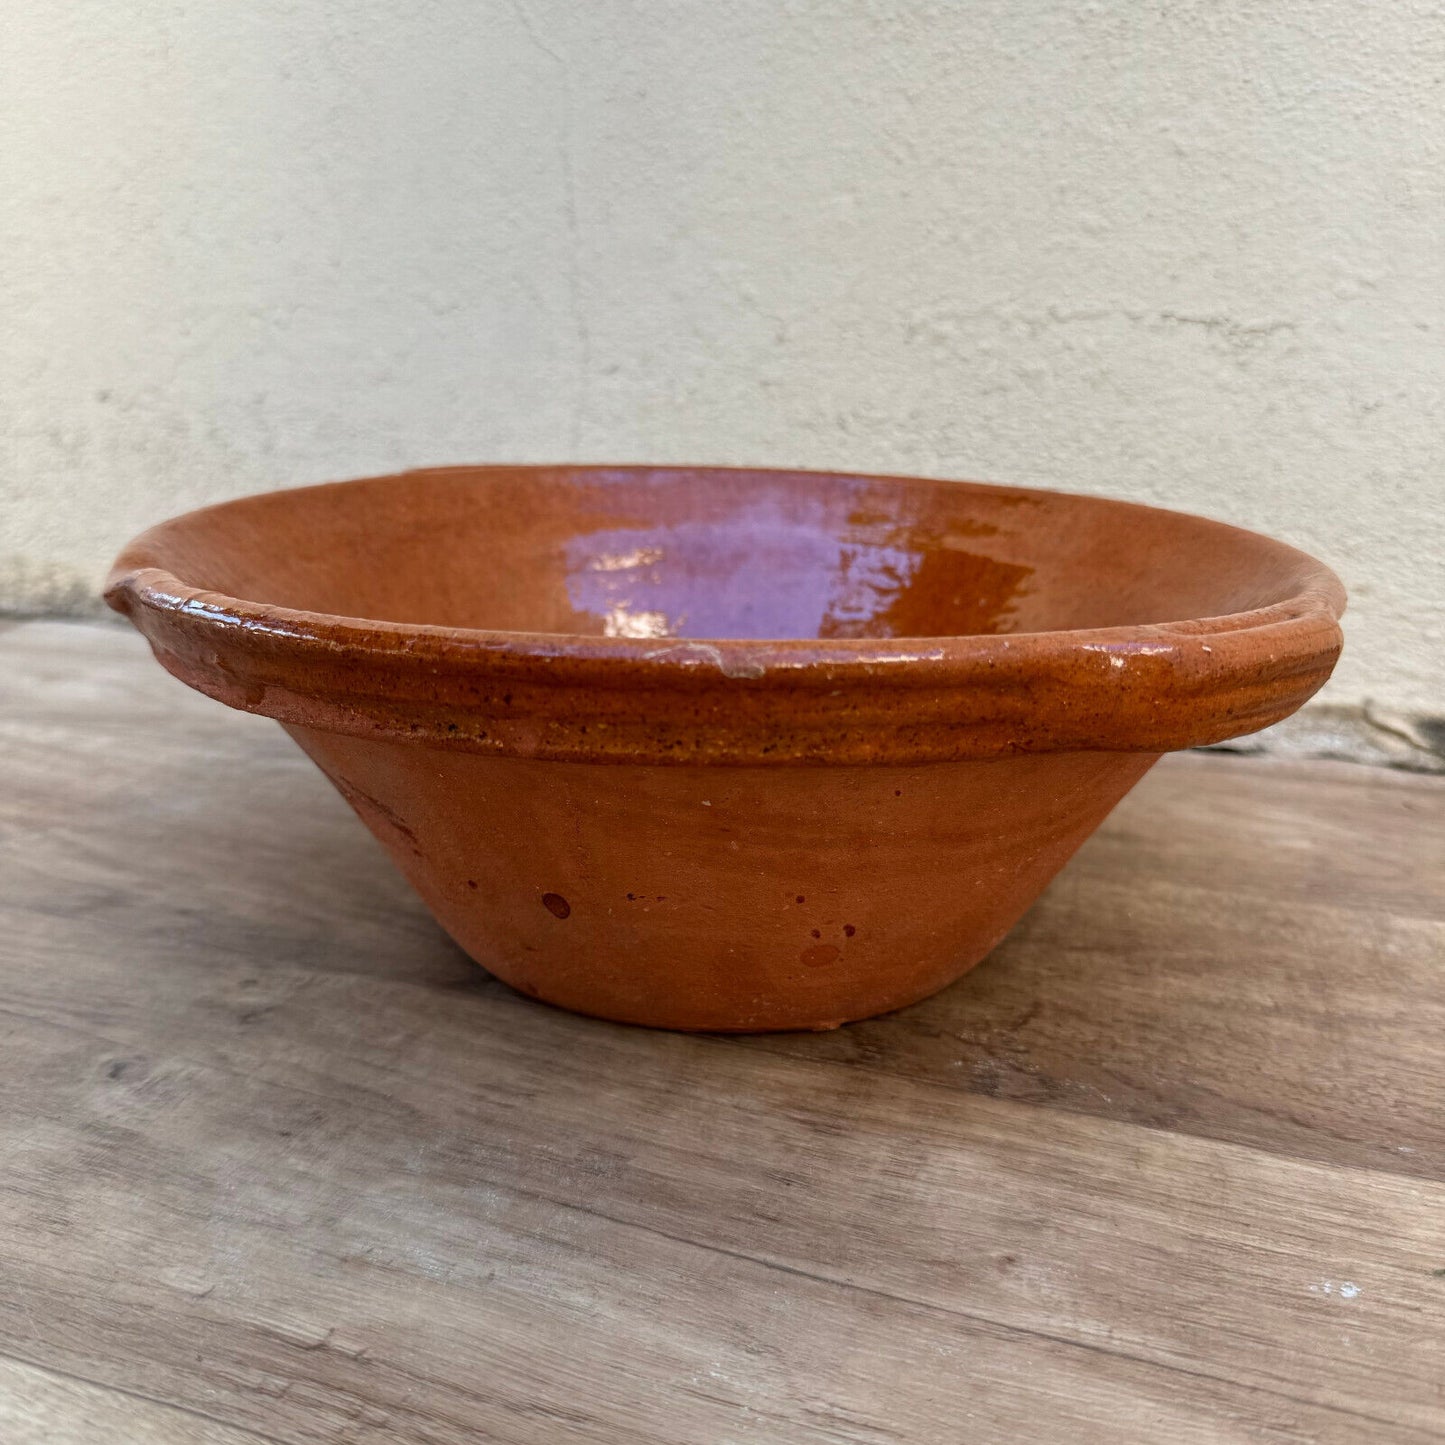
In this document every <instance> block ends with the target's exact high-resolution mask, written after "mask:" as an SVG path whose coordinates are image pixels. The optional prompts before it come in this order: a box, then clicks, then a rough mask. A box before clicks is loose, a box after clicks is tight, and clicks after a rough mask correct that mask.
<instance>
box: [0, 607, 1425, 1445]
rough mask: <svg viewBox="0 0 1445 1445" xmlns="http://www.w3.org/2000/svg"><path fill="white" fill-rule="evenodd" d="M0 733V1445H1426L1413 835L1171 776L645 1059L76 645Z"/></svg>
mask: <svg viewBox="0 0 1445 1445" xmlns="http://www.w3.org/2000/svg"><path fill="white" fill-rule="evenodd" d="M0 698H3V701H0V766H3V789H0V848H3V854H0V858H3V861H0V966H3V978H4V993H3V998H0V1033H3V1040H4V1055H3V1058H4V1064H3V1068H0V1092H3V1107H0V1251H3V1253H0V1440H3V1441H4V1442H6V1445H21V1442H24V1445H30V1442H40V1441H45V1442H47V1445H49V1442H73V1441H87V1442H89V1441H106V1442H111V1441H143V1442H156V1445H170V1442H178V1441H205V1442H220V1445H243V1442H254V1441H257V1440H265V1441H280V1442H312V1441H315V1442H327V1445H331V1442H351V1445H360V1442H367V1445H382V1442H387V1445H393V1442H406V1445H409V1442H435V1445H442V1442H454V1441H455V1442H462V1441H465V1442H473V1441H505V1442H517V1445H522V1442H548V1445H551V1442H570V1441H590V1442H628V1445H632V1442H658V1445H680V1442H703V1445H720V1442H733V1441H737V1442H756V1441H777V1442H790V1445H791V1442H813V1441H818V1442H829V1445H851V1442H866V1445H896V1442H992V1441H1001V1442H1018V1441H1022V1442H1035V1441H1037V1442H1050V1445H1054V1442H1066V1445H1077V1442H1093V1441H1099V1442H1105V1441H1107V1442H1111V1445H1113V1442H1138V1441H1161V1442H1166V1441H1167V1442H1192V1441H1341V1442H1351V1445H1354V1442H1361V1441H1387V1442H1390V1441H1438V1440H1441V1439H1442V1438H1445V1107H1442V1066H1445V779H1439V778H1425V777H1420V776H1411V775H1408V774H1403V773H1397V772H1390V771H1385V770H1377V769H1376V770H1372V769H1364V768H1359V767H1354V766H1351V765H1348V764H1341V763H1288V764H1282V763H1271V762H1269V761H1266V760H1262V759H1259V758H1249V759H1241V758H1231V757H1226V756H1222V755H1202V754H1190V755H1180V756H1176V757H1172V758H1168V759H1165V761H1164V762H1163V763H1161V764H1160V765H1159V767H1158V768H1156V769H1155V770H1154V772H1153V773H1152V774H1151V775H1150V776H1149V777H1148V778H1147V779H1146V780H1145V781H1144V782H1143V783H1142V784H1141V785H1140V786H1139V788H1138V789H1137V790H1136V791H1135V792H1134V793H1133V794H1132V795H1131V796H1130V798H1129V799H1127V800H1126V801H1125V803H1124V804H1123V805H1122V806H1121V807H1120V808H1119V809H1118V811H1117V812H1116V813H1115V814H1114V816H1113V818H1112V819H1111V820H1110V821H1109V822H1108V823H1107V824H1106V825H1105V827H1104V828H1103V830H1102V831H1101V832H1100V833H1099V834H1098V835H1097V836H1096V837H1095V838H1094V839H1093V840H1092V841H1091V842H1090V843H1089V844H1088V845H1087V846H1086V847H1085V848H1084V849H1083V851H1082V852H1081V853H1080V854H1079V856H1078V857H1077V858H1076V859H1075V861H1074V862H1073V863H1072V864H1071V865H1070V866H1069V868H1068V869H1067V870H1066V871H1065V873H1064V874H1063V875H1061V877H1060V878H1059V879H1058V880H1057V881H1056V883H1055V884H1054V885H1053V887H1052V888H1051V889H1050V890H1049V892H1048V893H1047V895H1046V896H1045V897H1044V899H1043V900H1042V901H1041V902H1040V903H1039V904H1038V905H1037V906H1036V907H1035V908H1034V910H1033V911H1032V912H1031V913H1030V914H1029V915H1028V917H1027V918H1026V919H1025V920H1024V921H1023V923H1022V924H1020V926H1019V927H1018V929H1017V930H1016V931H1015V932H1014V934H1013V935H1012V937H1011V938H1010V939H1009V940H1008V941H1007V942H1006V943H1005V944H1004V945H1003V946H1002V947H1001V948H1000V949H999V950H998V952H997V953H996V954H995V955H994V956H993V957H992V958H991V959H990V960H988V961H987V962H986V963H985V964H983V965H982V966H981V967H980V968H979V969H978V970H977V971H976V972H975V973H974V974H972V975H971V976H970V977H968V978H967V979H965V980H963V981H962V982H961V983H959V984H957V985H955V986H954V987H953V988H951V989H949V990H947V991H946V992H945V993H943V994H942V995H940V996H939V997H937V998H934V999H932V1000H930V1001H929V1002H927V1003H924V1004H921V1005H918V1006H917V1007H914V1008H911V1009H908V1010H907V1011H905V1012H903V1013H900V1014H896V1015H894V1016H892V1017H889V1018H883V1019H878V1020H875V1021H873V1022H871V1023H866V1024H859V1025H854V1026H852V1027H849V1028H845V1029H841V1030H839V1031H837V1032H835V1033H831V1034H818V1035H775V1036H771V1037H754V1038H718V1037H687V1036H681V1035H673V1034H665V1033H653V1032H646V1031H642V1030H637V1029H630V1028H623V1027H616V1026H612V1025H608V1024H603V1023H597V1022H593V1021H589V1020H586V1019H581V1018H574V1017H571V1016H569V1015H567V1014H564V1013H560V1012H557V1011H554V1010H552V1009H549V1008H546V1007H544V1006H542V1005H539V1004H536V1003H533V1002H531V1001H529V1000H527V999H525V998H522V997H520V996H518V995H517V994H514V993H512V992H510V991H509V990H508V989H506V988H505V987H503V986H501V985H500V984H497V983H495V982H494V981H492V980H491V979H489V978H488V977H487V976H486V975H485V974H484V973H482V972H481V971H480V970H478V969H477V968H476V967H475V966H474V965H472V964H470V963H469V962H468V961H467V960H466V959H465V958H463V957H462V956H461V954H460V953H459V952H458V951H457V949H456V948H455V947H454V946H453V945H452V944H450V943H449V942H448V941H447V939H446V938H445V937H444V936H443V935H442V934H441V933H440V931H439V930H438V929H437V927H436V926H435V925H434V924H433V923H432V922H431V921H430V919H429V917H428V916H427V914H426V913H425V912H424V911H423V909H422V908H421V906H420V905H419V904H418V903H417V902H416V901H415V900H414V899H413V898H412V897H411V895H410V893H409V891H408V890H407V888H406V886H405V885H404V884H403V883H402V882H401V881H400V879H399V878H398V877H396V876H395V875H394V874H393V872H392V870H391V867H390V865H389V864H388V862H387V861H386V859H385V858H384V857H383V855H382V854H381V852H380V850H379V849H378V847H377V846H376V845H375V844H374V843H373V842H372V841H371V839H370V838H369V837H368V836H367V834H366V833H365V832H364V831H363V829H362V828H361V826H360V825H359V824H358V823H357V822H356V821H355V820H354V819H353V818H352V817H351V815H350V813H349V812H348V811H347V809H346V807H345V806H344V804H343V803H342V801H341V800H340V798H338V797H337V796H335V795H334V794H333V793H332V792H331V790H330V788H329V787H328V785H327V784H326V783H325V781H324V780H323V778H322V777H321V775H320V774H319V773H317V772H316V771H315V770H314V769H313V768H312V766H311V764H310V763H308V762H307V761H306V760H305V759H304V758H303V757H302V756H301V754H300V753H299V752H298V751H297V750H296V749H295V748H294V747H293V746H292V745H291V743H290V742H289V741H288V740H287V739H286V738H285V736H284V735H283V734H282V733H281V731H280V730H279V729H278V728H276V727H275V725H274V724H272V723H269V722H266V721H265V720H262V719H257V718H249V717H243V716H241V715H239V714H236V713H231V712H227V711H226V710H225V709H223V708H221V707H219V706H217V705H216V704H214V703H211V702H208V701H207V700H205V699H203V698H201V697H199V696H196V695H194V694H191V693H189V692H187V691H186V690H185V689H184V688H182V687H181V686H180V685H178V684H177V683H175V682H173V681H172V680H171V679H169V678H167V677H166V676H165V675H164V674H163V673H162V672H161V671H160V669H159V668H158V667H156V666H155V665H154V664H153V663H152V662H151V661H150V659H149V657H148V655H146V654H145V651H144V648H143V646H142V645H141V643H140V641H139V639H138V638H135V637H134V636H132V635H130V634H129V633H128V632H126V631H124V630H122V629H120V628H117V627H99V626H92V625H75V624H61V623H43V624H42V623H11V624H9V625H7V626H6V627H5V628H4V630H3V632H0Z"/></svg>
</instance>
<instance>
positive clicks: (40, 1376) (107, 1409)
mask: <svg viewBox="0 0 1445 1445" xmlns="http://www.w3.org/2000/svg"><path fill="white" fill-rule="evenodd" d="M269 1438H270V1437H269V1436H266V1435H259V1434H257V1433H255V1432H254V1431H251V1430H238V1429H236V1428H235V1427H233V1426H230V1425H223V1424H222V1423H221V1422H220V1421H218V1420H212V1419H208V1418H207V1417H206V1416H204V1415H200V1414H196V1413H194V1412H193V1411H189V1410H179V1409H177V1408H176V1407H175V1406H173V1405H164V1404H161V1403H160V1402H159V1401H156V1400H147V1399H145V1398H144V1397H143V1396H140V1395H129V1394H125V1393H123V1392H121V1391H118V1390H114V1389H110V1388H107V1387H104V1386H100V1385H96V1384H93V1383H91V1382H90V1381H88V1380H78V1379H76V1378H75V1377H74V1376H71V1375H62V1374H57V1373H56V1372H55V1371H53V1370H45V1369H40V1368H39V1367H37V1366H35V1365H28V1364H25V1363H23V1362H22V1361H20V1360H13V1359H8V1358H5V1357H0V1439H3V1440H4V1441H5V1445H98V1442H99V1441H102V1440H105V1441H115V1440H121V1441H124V1440H134V1441H144V1442H145V1445H257V1442H258V1441H261V1442H264V1441H266V1440H268V1439H269Z"/></svg>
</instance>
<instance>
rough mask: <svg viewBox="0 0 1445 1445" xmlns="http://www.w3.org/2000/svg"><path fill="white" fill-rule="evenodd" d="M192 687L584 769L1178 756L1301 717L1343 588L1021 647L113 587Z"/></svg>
mask: <svg viewBox="0 0 1445 1445" xmlns="http://www.w3.org/2000/svg"><path fill="white" fill-rule="evenodd" d="M106 596H107V600H108V601H109V602H110V604H111V605H112V606H113V607H115V608H116V609H117V610H119V611H121V612H124V613H125V614H126V615H127V616H129V617H130V618H131V620H132V621H133V622H134V623H135V625H136V626H137V627H138V628H139V629H140V630H141V631H142V632H143V633H144V634H145V635H146V637H147V638H148V639H149V641H150V642H151V644H152V646H153V647H154V649H155V651H156V655H157V656H158V657H159V658H160V660H161V662H162V663H163V664H164V665H165V666H166V668H167V669H168V670H169V671H170V672H172V673H173V674H174V675H175V676H176V677H178V678H180V679H181V680H182V681H183V682H186V683H188V684H189V685H190V686H192V687H194V688H197V689H199V690H200V691H201V692H204V693H206V694H208V695H209V696H211V697H214V698H216V699H217V700H218V701H220V702H223V703H227V704H229V705H230V706H231V707H236V708H240V709H242V710H244V711H246V712H255V713H262V714H265V715H266V716H268V717H274V718H277V719H279V720H280V721H281V722H284V723H293V724H298V725H301V726H306V727H314V728H320V729H324V730H327V731H333V732H341V733H350V734H354V735H356V736H362V737H384V738H412V739H415V740H418V741H420V740H425V741H428V742H435V743H444V744H446V745H447V746H449V747H456V748H460V749H464V750H466V751H470V752H483V753H499V754H504V755H507V756H513V757H532V758H552V759H558V760H565V761H571V762H608V761H626V762H656V763H684V762H685V763H705V762H710V763H731V764H744V763H745V764H769V763H796V762H815V763H836V764H845V763H846V764H856V763H866V762H870V761H877V760H886V761H889V762H894V763H923V762H946V761H958V760H963V759H968V758H991V757H1000V756H1006V755H1008V754H1011V753H1034V752H1065V751H1075V750H1079V749H1086V750H1099V749H1102V750H1109V751H1130V752H1149V753H1159V752H1169V751H1171V750H1174V749H1177V748H1187V747H1194V746H1198V745H1200V744H1203V743H1211V742H1220V741H1223V740H1224V739H1226V738H1231V737H1237V736H1240V735H1242V734H1244V733H1250V732H1255V731H1257V730H1258V729H1260V728H1263V727H1267V726H1269V724H1271V723H1274V722H1278V721H1279V720H1280V719H1281V718H1284V717H1287V716H1289V714H1291V713H1292V712H1294V711H1295V710H1296V709H1297V708H1298V707H1299V706H1300V704H1301V703H1303V702H1304V701H1306V700H1307V699H1308V698H1309V697H1310V696H1312V695H1313V694H1314V693H1315V692H1316V691H1317V690H1318V689H1319V688H1320V686H1321V685H1322V684H1323V683H1324V681H1325V680H1326V679H1327V678H1328V677H1329V675H1330V670H1331V668H1332V667H1333V666H1334V662H1335V659H1336V657H1337V656H1338V654H1339V650H1340V630H1339V626H1338V624H1337V623H1336V621H1335V615H1336V612H1337V602H1336V596H1335V589H1331V588H1329V587H1327V586H1324V585H1321V586H1320V587H1318V588H1317V589H1316V590H1315V591H1314V593H1313V595H1309V594H1305V595H1302V596H1301V597H1300V598H1299V599H1297V600H1296V601H1294V602H1291V603H1289V604H1283V605H1280V606H1276V607H1271V608H1267V609H1262V610H1261V611H1258V612H1255V613H1248V614H1240V615H1236V616H1231V617H1222V618H1214V619H1210V620H1208V621H1199V622H1185V623H1172V624H1161V625H1156V626H1148V627H1121V628H1103V629H1097V630H1093V631H1085V632H1045V633H1033V634H1016V635H1012V636H1006V637H998V636H986V637H963V638H946V639H937V638H918V639H909V640H906V642H907V645H899V644H892V645H882V644H879V643H877V642H874V641H871V640H868V641H851V640H850V641H841V642H832V643H827V644H820V643H816V642H802V641H798V642H794V641H786V642H767V643H764V642H756V643H755V642H726V641H720V642H716V643H700V642H671V641H667V640H662V639H630V638H586V639H578V640H576V641H575V642H573V641H564V640H562V639H560V638H558V637H555V636H550V635H543V634H532V635H529V634H526V633H517V634H497V633H487V632H481V631H476V632H469V631H463V630H459V629H452V628H428V627H415V626H405V627H404V626H402V625H399V624H395V623H384V622H376V623H366V622H359V621H351V620H348V619H343V618H327V617H318V616H315V615H312V614H307V613H300V612H290V611H287V610H286V609H283V608H268V607H263V606H257V605H254V604H249V603H245V602H241V601H239V600H238V599H235V598H229V597H222V596H218V595H217V594H215V593H209V592H201V591H197V590H194V589H190V588H186V587H184V586H182V585H181V584H180V583H178V582H177V581H176V579H175V578H173V577H171V576H169V575H168V574H167V573H164V572H162V571H159V570H157V569H154V568H145V569H138V570H135V571H127V572H124V573H122V575H120V576H119V577H118V578H117V579H116V580H114V581H113V582H112V583H111V585H110V587H109V588H108V590H107V593H106Z"/></svg>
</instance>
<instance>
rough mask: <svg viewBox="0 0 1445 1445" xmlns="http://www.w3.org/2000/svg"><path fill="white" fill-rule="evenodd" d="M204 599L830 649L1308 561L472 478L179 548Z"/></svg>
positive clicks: (1240, 595) (941, 516) (1047, 522)
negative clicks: (213, 595) (821, 644)
mask: <svg viewBox="0 0 1445 1445" xmlns="http://www.w3.org/2000/svg"><path fill="white" fill-rule="evenodd" d="M163 542H164V551H165V556H166V560H167V565H168V566H169V567H170V569H171V570H172V571H173V572H174V573H175V574H176V575H177V576H178V577H180V578H182V579H184V581H185V582H186V583H187V584H188V585H190V586H193V587H196V588H200V589H203V590H207V591H211V592H217V593H222V594H227V595H229V596H232V597H236V598H239V599H246V600H251V601H254V602H257V603H260V604H264V605H270V606H275V607H279V608H284V609H288V610H292V611H299V612H308V613H313V614H319V615H325V616H335V617H342V618H357V619H366V620H374V621H383V622H389V623H400V624H414V625H422V626H433V627H444V628H463V629H480V630H486V631H500V632H520V633H542V634H554V635H567V636H575V637H614V638H637V639H654V638H684V639H703V640H720V639H760V640H774V639H779V640H797V639H818V640H825V641H830V640H840V639H856V638H923V637H927V638H936V637H961V636H977V635H984V634H999V633H1030V632H1053V631H1065V630H1078V629H1091V628H1111V627H1120V626H1129V625H1135V624H1151V623H1167V622H1175V621H1179V620H1183V619H1190V618H1201V617H1218V616H1222V615H1226V614H1235V613H1242V612H1248V611H1251V610H1254V609H1258V608H1263V607H1269V606H1271V605H1276V604H1279V603H1281V602H1285V601H1287V600H1288V599H1289V598H1291V597H1292V596H1294V595H1295V594H1296V593H1298V591H1299V590H1300V588H1301V586H1302V585H1303V584H1304V583H1305V582H1306V581H1307V575H1306V574H1307V572H1308V570H1309V563H1308V559H1306V558H1302V557H1301V556H1300V554H1298V553H1293V552H1291V551H1290V550H1289V549H1288V548H1284V547H1281V546H1280V545H1279V544H1277V543H1273V542H1271V541H1269V540H1268V539H1265V538H1260V537H1254V536H1252V535H1250V534H1248V533H1243V532H1239V531H1238V530H1236V529H1234V528H1228V527H1222V526H1220V525H1219V524H1216V523H1212V522H1208V521H1205V520H1203V519H1200V518H1195V517H1187V516H1182V515H1180V514H1177V513H1171V512H1163V511H1158V510H1152V509H1148V508H1140V507H1132V506H1127V505H1125V504H1120V503H1111V502H1106V501H1101V500H1098V499H1095V498H1090V497H1081V496H1071V495H1066V494H1061V493H1051V492H1036V491H1021V490H1017V489H1007V488H992V487H980V486H970V485H962V484H956V483H947V482H930V481H921V480H907V481H899V480H896V479H879V478H867V477H852V476H831V475H818V474H809V473H777V472H728V471H710V472H704V473H699V472H696V471H683V470H662V469H613V470H607V469H600V468H598V469H577V470H565V469H526V468H517V469H508V468H487V469H466V470H456V471H443V472H430V473H413V474H410V475H405V476H401V477H394V478H379V479H373V480H367V481H360V482H353V483H345V484H342V485H340V486H336V487H320V488H303V489H299V490H296V491H289V492H278V493H271V494H268V495H266V496H262V497H256V498H250V499H247V500H246V501H243V502H240V503H236V504H231V505H228V506H225V507H221V508H212V509H208V510H207V511H205V512H201V513H195V514H192V515H191V516H189V517H185V518H181V519H179V520H177V521H175V522H173V523H170V524H167V526H166V528H165V535H164V538H163Z"/></svg>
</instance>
